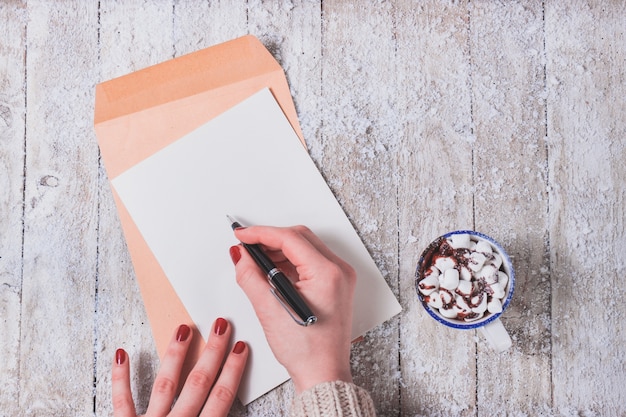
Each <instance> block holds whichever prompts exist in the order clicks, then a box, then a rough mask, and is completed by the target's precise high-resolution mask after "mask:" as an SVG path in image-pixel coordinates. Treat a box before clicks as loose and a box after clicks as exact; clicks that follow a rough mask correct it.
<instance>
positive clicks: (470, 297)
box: [415, 230, 515, 352]
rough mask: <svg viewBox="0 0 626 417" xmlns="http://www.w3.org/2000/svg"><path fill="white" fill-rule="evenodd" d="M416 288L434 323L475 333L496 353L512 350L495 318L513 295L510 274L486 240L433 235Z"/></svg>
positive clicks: (467, 234)
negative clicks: (478, 331) (475, 331)
mask: <svg viewBox="0 0 626 417" xmlns="http://www.w3.org/2000/svg"><path fill="white" fill-rule="evenodd" d="M465 246H467V247H465ZM493 254H497V255H493ZM433 265H434V269H431V267H432V266H433ZM437 266H439V267H437ZM447 270H450V271H449V272H446V271H447ZM455 270H456V271H455ZM494 270H495V272H494ZM502 274H506V277H504V276H503V275H502ZM464 281H465V282H464ZM466 281H469V282H466ZM502 284H504V285H502ZM415 287H416V290H417V295H418V298H419V299H420V301H421V303H422V305H423V306H424V308H425V309H426V312H428V314H429V315H430V316H431V317H432V318H434V319H435V320H437V321H438V322H439V323H442V324H444V325H446V326H448V327H452V328H455V329H479V330H480V331H481V332H482V334H483V335H484V337H485V339H487V342H488V343H489V344H490V345H491V347H492V348H493V349H494V350H495V351H497V352H503V351H505V350H507V349H508V348H509V347H511V345H512V341H511V337H510V336H509V334H508V333H507V331H506V329H505V328H504V326H503V325H502V322H501V321H500V320H499V317H500V315H501V314H502V312H504V310H505V309H506V308H507V306H508V305H509V303H510V301H511V297H512V296H513V290H514V288H515V272H514V271H513V265H512V263H511V259H510V258H509V256H508V254H507V253H506V251H505V250H504V249H503V248H502V246H501V245H500V244H499V243H498V242H496V241H495V240H494V239H492V238H491V237H489V236H487V235H484V234H482V233H478V232H475V231H472V230H456V231H453V232H449V233H446V234H445V235H443V236H440V237H438V238H437V239H435V240H434V241H433V242H431V243H430V245H428V247H427V248H426V249H425V250H424V252H422V255H421V256H420V259H419V262H418V264H417V271H416V273H415ZM500 295H501V297H499V296H500ZM494 299H496V300H497V302H496V301H494ZM483 303H484V304H483ZM490 303H491V304H490ZM487 306H490V307H489V308H487Z"/></svg>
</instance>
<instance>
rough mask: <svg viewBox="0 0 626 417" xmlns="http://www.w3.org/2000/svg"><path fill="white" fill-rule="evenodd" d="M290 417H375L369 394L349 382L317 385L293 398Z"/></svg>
mask: <svg viewBox="0 0 626 417" xmlns="http://www.w3.org/2000/svg"><path fill="white" fill-rule="evenodd" d="M291 416H292V417H375V416H376V409H375V408H374V402H373V401H372V398H371V397H370V395H369V393H368V392H367V391H366V390H364V389H363V388H361V387H359V386H356V385H354V384H351V383H349V382H343V381H335V382H324V383H322V384H318V385H316V386H314V387H313V388H311V389H308V390H306V391H304V392H302V393H301V394H300V395H297V396H296V397H295V398H294V401H293V405H292V407H291Z"/></svg>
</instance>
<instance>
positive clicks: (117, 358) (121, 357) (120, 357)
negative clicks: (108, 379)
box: [115, 349, 126, 365]
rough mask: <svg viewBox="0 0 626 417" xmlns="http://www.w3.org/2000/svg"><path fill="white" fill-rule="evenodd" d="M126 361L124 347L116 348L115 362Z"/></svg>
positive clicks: (120, 363)
mask: <svg viewBox="0 0 626 417" xmlns="http://www.w3.org/2000/svg"><path fill="white" fill-rule="evenodd" d="M124 362H126V352H125V351H124V349H118V350H116V351H115V363H117V364H118V365H123V364H124Z"/></svg>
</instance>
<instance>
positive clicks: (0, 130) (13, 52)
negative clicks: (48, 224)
mask: <svg viewBox="0 0 626 417" xmlns="http://www.w3.org/2000/svg"><path fill="white" fill-rule="evenodd" d="M25 9H26V4H25V3H24V2H15V3H13V4H12V5H11V7H2V6H0V27H2V28H4V34H5V41H4V42H1V43H0V376H1V377H0V393H2V394H0V410H4V412H6V413H8V414H10V415H17V413H18V410H19V400H20V390H19V370H20V357H21V353H20V346H21V344H20V339H21V336H20V335H21V321H22V304H21V299H22V279H23V275H22V263H23V256H22V255H23V254H22V247H23V237H24V222H23V215H24V158H25V153H26V152H25V146H26V145H25V137H24V135H25V126H24V125H25V115H26V96H25V83H24V80H25V77H26V68H25V63H24V59H25V54H26V47H25V45H26V19H25V18H24V16H25V13H24V11H25Z"/></svg>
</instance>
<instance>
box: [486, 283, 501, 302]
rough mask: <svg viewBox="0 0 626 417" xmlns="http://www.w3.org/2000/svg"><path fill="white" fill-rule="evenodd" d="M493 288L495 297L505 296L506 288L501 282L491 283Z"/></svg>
mask: <svg viewBox="0 0 626 417" xmlns="http://www.w3.org/2000/svg"><path fill="white" fill-rule="evenodd" d="M489 286H490V287H491V289H492V290H493V298H503V297H504V288H503V287H502V285H501V284H500V283H499V282H494V283H493V284H491V285H489Z"/></svg>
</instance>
